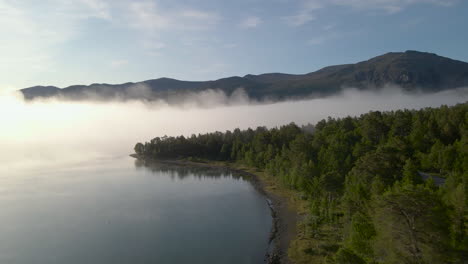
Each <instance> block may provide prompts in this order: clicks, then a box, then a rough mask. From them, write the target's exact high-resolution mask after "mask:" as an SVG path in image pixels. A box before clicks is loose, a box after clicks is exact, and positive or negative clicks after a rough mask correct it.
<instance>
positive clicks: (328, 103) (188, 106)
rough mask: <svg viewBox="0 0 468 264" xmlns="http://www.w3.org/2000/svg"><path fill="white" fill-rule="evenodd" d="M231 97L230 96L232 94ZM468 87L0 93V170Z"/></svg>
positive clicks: (435, 102)
mask: <svg viewBox="0 0 468 264" xmlns="http://www.w3.org/2000/svg"><path fill="white" fill-rule="evenodd" d="M231 99H232V98H231ZM467 99H468V89H458V90H452V91H446V92H441V93H435V94H413V95H409V94H406V93H404V92H402V91H401V90H399V89H397V88H395V87H392V88H388V89H384V90H382V91H380V92H361V91H357V90H353V89H348V90H346V92H345V93H343V94H341V95H339V96H334V97H329V98H325V99H311V100H303V101H289V102H282V103H274V104H273V103H271V104H259V103H256V102H251V101H249V100H248V98H245V97H242V96H239V97H236V99H235V101H234V102H230V103H229V105H226V104H228V102H227V101H226V97H225V96H223V95H222V93H217V92H212V93H209V92H207V93H204V94H202V95H198V96H194V99H193V101H185V103H184V104H183V105H178V106H168V105H167V104H164V103H158V102H156V103H142V102H136V101H135V102H125V103H124V102H116V103H112V102H107V103H92V102H81V103H76V102H75V103H72V102H61V101H38V102H33V103H25V102H23V101H22V99H19V98H18V97H14V96H2V97H0V113H2V114H1V120H0V122H1V129H0V146H1V148H0V163H1V164H2V165H3V166H1V168H0V172H2V170H3V171H6V172H8V173H10V174H11V173H15V172H16V171H17V170H18V169H22V170H23V169H26V168H46V167H47V166H52V167H54V168H55V167H57V166H67V165H68V164H73V163H79V162H81V161H86V160H90V159H96V158H100V157H101V158H102V157H109V156H115V155H126V154H129V153H131V152H133V146H134V145H135V143H136V142H138V141H148V140H150V139H152V138H154V137H157V136H164V135H169V136H175V135H185V136H190V135H191V134H193V133H205V132H213V131H225V130H232V129H235V128H241V129H245V128H248V127H252V128H255V127H257V126H267V127H273V126H279V125H283V124H287V123H290V122H296V123H297V124H306V123H316V122H317V121H319V120H321V119H323V118H327V117H328V116H332V117H344V116H347V115H359V114H361V113H365V112H367V111H369V110H394V109H400V108H410V109H418V108H422V107H429V106H434V107H437V106H440V105H442V104H447V105H453V104H456V103H462V102H465V101H466V100H467Z"/></svg>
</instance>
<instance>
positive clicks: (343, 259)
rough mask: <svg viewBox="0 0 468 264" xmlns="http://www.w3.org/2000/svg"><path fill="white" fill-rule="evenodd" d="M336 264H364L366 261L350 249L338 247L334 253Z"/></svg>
mask: <svg viewBox="0 0 468 264" xmlns="http://www.w3.org/2000/svg"><path fill="white" fill-rule="evenodd" d="M335 263H336V264H366V262H365V261H364V260H363V259H362V258H361V257H359V256H358V255H356V254H355V253H354V252H353V251H352V250H350V249H347V248H340V249H339V250H338V252H337V253H336V255H335Z"/></svg>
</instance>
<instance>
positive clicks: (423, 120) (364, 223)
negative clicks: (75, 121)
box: [135, 103, 468, 263]
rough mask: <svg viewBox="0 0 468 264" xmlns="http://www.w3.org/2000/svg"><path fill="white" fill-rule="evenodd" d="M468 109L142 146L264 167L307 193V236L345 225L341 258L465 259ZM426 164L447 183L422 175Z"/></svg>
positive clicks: (156, 154) (168, 155) (148, 151)
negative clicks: (425, 177) (308, 207)
mask: <svg viewBox="0 0 468 264" xmlns="http://www.w3.org/2000/svg"><path fill="white" fill-rule="evenodd" d="M467 110H468V104H467V103H465V104H459V105H456V106H452V107H447V106H442V107H440V108H426V109H422V110H418V111H414V110H412V111H410V110H398V111H395V112H370V113H368V114H364V115H361V116H359V117H354V118H352V117H346V118H341V119H333V118H328V119H327V120H322V121H320V122H318V123H317V124H316V125H315V126H311V125H308V126H306V127H302V128H301V127H299V126H297V125H295V124H294V123H291V124H289V125H285V126H281V127H279V128H272V129H267V128H265V127H258V128H256V129H255V130H253V129H247V130H243V131H241V130H240V129H235V130H234V131H232V132H231V131H226V132H225V133H221V132H215V133H208V134H200V135H193V136H191V137H189V138H185V137H183V136H180V137H162V138H160V137H157V138H155V139H153V140H151V141H150V142H146V143H145V144H141V143H138V144H137V145H136V146H135V152H136V153H137V154H139V155H144V156H147V157H149V158H155V159H173V158H188V157H192V158H193V159H208V160H222V161H228V162H238V163H243V164H246V165H248V166H250V167H254V168H257V169H260V170H265V171H266V172H267V173H268V174H270V175H272V176H273V177H276V178H277V180H278V182H280V183H282V184H283V185H284V186H286V187H288V188H291V189H294V190H297V191H299V192H301V193H303V194H304V197H306V198H307V200H308V202H309V204H310V210H309V215H308V216H307V217H305V219H307V220H306V225H307V227H308V230H309V231H308V232H307V235H308V236H310V237H311V238H314V239H321V238H320V234H322V233H323V232H321V231H322V230H324V228H330V227H333V228H334V230H335V229H336V230H341V231H339V232H342V234H340V236H339V237H341V239H342V241H341V242H342V244H343V245H344V247H342V248H341V249H340V250H339V251H337V252H336V255H335V258H334V259H335V261H336V262H337V263H365V262H367V263H458V262H460V261H461V259H463V257H466V254H468V239H467V238H466V237H467V234H468V232H467V228H468V227H467V226H468V225H467V224H466V223H467V222H468V221H467V215H468V214H467V208H468V196H467V191H466V190H467V188H468V174H467V171H468V111H467ZM422 173H424V175H428V174H431V175H437V176H438V177H439V178H440V179H442V182H441V181H440V179H439V180H438V181H437V182H436V181H434V179H432V178H429V179H425V180H423V178H422V177H421V176H420V175H422ZM443 179H446V183H445V184H443ZM343 227H344V228H343ZM335 242H336V241H335ZM336 250H337V249H334V251H336ZM294 252H299V251H297V250H296V251H294ZM314 252H315V253H314ZM318 252H321V251H320V250H315V251H313V252H312V251H311V252H309V253H307V254H309V255H310V254H315V255H317V256H321V255H320V254H322V253H318ZM327 252H328V253H329V250H327ZM328 253H327V256H329V255H328ZM322 257H324V256H322ZM328 259H330V258H328Z"/></svg>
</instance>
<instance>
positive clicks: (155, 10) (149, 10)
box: [127, 1, 221, 34]
mask: <svg viewBox="0 0 468 264" xmlns="http://www.w3.org/2000/svg"><path fill="white" fill-rule="evenodd" d="M128 7H129V8H128V10H129V15H128V16H127V19H128V21H129V24H130V25H131V26H132V27H134V28H137V29H140V30H143V31H145V32H146V33H148V34H152V33H158V32H157V31H164V30H167V31H169V30H177V31H185V30H188V31H193V30H195V31H196V30H207V29H211V28H213V27H214V26H215V25H216V24H218V22H219V21H220V20H221V17H220V16H219V15H218V14H217V13H214V12H208V11H203V10H197V9H193V8H183V9H167V8H166V9H163V8H162V7H160V6H158V5H157V4H156V3H155V2H153V1H135V2H130V3H129V5H128Z"/></svg>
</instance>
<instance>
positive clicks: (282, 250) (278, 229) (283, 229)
mask: <svg viewBox="0 0 468 264" xmlns="http://www.w3.org/2000/svg"><path fill="white" fill-rule="evenodd" d="M130 156H131V157H133V158H136V159H138V160H141V161H145V162H158V163H162V164H169V165H175V166H195V167H208V168H219V169H226V170H229V171H232V172H234V173H236V174H238V175H240V176H243V177H245V178H246V179H248V180H250V182H251V183H252V185H253V186H254V188H255V189H256V190H257V191H258V192H260V193H261V194H262V195H264V196H265V198H266V202H267V204H268V206H269V207H270V210H271V216H272V228H271V231H270V237H269V245H268V248H267V252H266V253H265V259H264V263H266V264H290V263H291V262H290V260H289V258H288V256H287V252H288V248H289V243H290V242H291V240H292V239H294V237H295V236H296V224H297V221H298V214H297V212H295V211H293V210H291V209H289V208H288V205H287V204H288V201H287V199H286V198H285V197H281V196H279V195H276V194H274V193H272V192H269V191H268V190H267V188H266V187H267V186H266V183H265V182H264V181H262V180H261V178H260V177H259V176H258V175H255V174H254V173H251V172H248V171H245V170H242V169H237V168H234V167H231V166H229V165H227V164H222V165H220V164H215V163H210V162H194V161H188V160H154V159H148V158H146V157H142V156H140V155H137V154H131V155H130Z"/></svg>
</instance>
